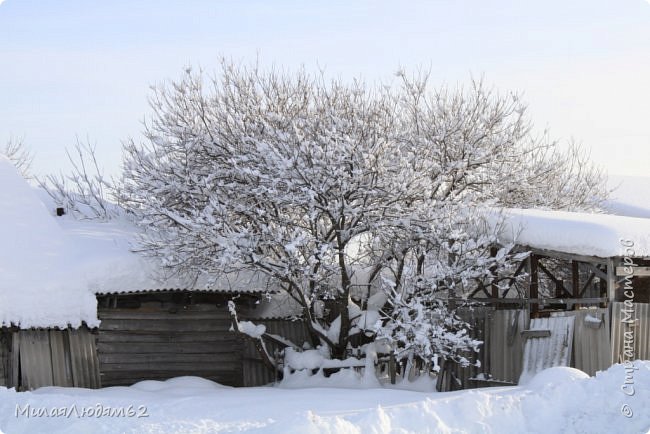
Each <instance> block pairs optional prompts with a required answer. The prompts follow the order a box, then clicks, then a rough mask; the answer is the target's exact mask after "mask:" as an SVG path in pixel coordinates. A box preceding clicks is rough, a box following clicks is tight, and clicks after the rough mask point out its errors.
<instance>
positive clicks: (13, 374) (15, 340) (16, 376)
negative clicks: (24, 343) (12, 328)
mask: <svg viewBox="0 0 650 434" xmlns="http://www.w3.org/2000/svg"><path fill="white" fill-rule="evenodd" d="M7 378H8V380H9V384H7V387H15V388H18V386H19V384H20V334H19V333H17V332H14V333H12V334H11V354H10V358H9V375H7Z"/></svg>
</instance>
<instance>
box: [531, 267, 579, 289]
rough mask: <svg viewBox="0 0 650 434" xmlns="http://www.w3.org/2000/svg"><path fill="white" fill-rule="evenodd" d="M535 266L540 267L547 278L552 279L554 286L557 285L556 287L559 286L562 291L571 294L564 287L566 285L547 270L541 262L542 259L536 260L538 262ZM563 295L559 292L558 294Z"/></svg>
mask: <svg viewBox="0 0 650 434" xmlns="http://www.w3.org/2000/svg"><path fill="white" fill-rule="evenodd" d="M537 266H538V267H539V269H540V270H541V271H542V272H543V273H544V274H546V275H547V276H548V278H549V279H551V280H552V281H553V283H555V286H556V287H558V288H560V289H561V290H562V292H564V293H566V294H567V295H569V296H572V295H573V294H571V292H570V291H569V290H568V289H566V286H564V282H563V281H562V280H560V279H558V278H557V277H555V276H554V275H553V273H551V272H550V271H549V270H548V269H547V268H546V267H545V266H544V264H542V261H539V260H538V262H537ZM563 295H564V294H560V296H563Z"/></svg>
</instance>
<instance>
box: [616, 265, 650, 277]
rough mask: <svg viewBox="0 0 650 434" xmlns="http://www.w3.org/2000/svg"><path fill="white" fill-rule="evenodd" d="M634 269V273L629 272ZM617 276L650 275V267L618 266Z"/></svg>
mask: <svg viewBox="0 0 650 434" xmlns="http://www.w3.org/2000/svg"><path fill="white" fill-rule="evenodd" d="M630 268H631V269H632V274H630V273H628V271H630ZM616 275H617V276H630V275H632V276H635V277H636V276H650V267H616Z"/></svg>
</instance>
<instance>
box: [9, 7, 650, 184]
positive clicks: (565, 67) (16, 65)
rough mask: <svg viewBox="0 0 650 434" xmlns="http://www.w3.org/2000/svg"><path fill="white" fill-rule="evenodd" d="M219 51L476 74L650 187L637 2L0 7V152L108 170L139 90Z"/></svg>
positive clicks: (445, 78)
mask: <svg viewBox="0 0 650 434" xmlns="http://www.w3.org/2000/svg"><path fill="white" fill-rule="evenodd" d="M222 54H223V55H227V56H232V57H234V58H235V59H238V60H242V61H244V62H246V61H254V60H255V58H256V57H257V56H258V55H259V57H260V59H261V61H262V63H265V64H271V63H274V64H276V65H278V66H283V67H288V68H295V67H298V66H299V65H301V64H305V66H306V67H307V68H308V69H312V68H314V69H315V68H318V67H324V68H325V69H326V71H327V72H328V73H330V74H333V75H336V76H342V77H345V78H347V77H353V76H362V77H365V78H366V79H368V80H383V81H390V80H391V79H392V77H393V73H394V72H395V71H396V70H397V68H398V67H399V66H402V67H404V68H406V69H415V68H417V67H418V66H424V67H426V68H430V69H431V71H432V77H433V81H434V83H436V84H442V83H455V82H458V81H460V82H467V81H468V80H469V78H470V75H474V76H480V75H484V76H485V79H486V81H487V82H488V83H490V84H493V85H495V86H496V87H498V88H499V89H501V90H503V91H510V90H512V91H517V92H522V93H523V94H524V99H525V100H526V101H527V102H528V103H529V105H530V115H531V116H532V118H533V121H534V122H535V124H536V125H537V126H538V127H539V128H540V129H541V128H544V127H549V128H550V131H551V134H552V135H553V136H555V137H558V138H560V139H564V140H566V139H569V138H571V137H573V138H575V139H576V140H577V141H579V142H582V143H583V144H584V146H585V147H587V148H590V149H591V152H592V156H593V159H594V160H595V161H596V162H598V163H600V164H603V165H605V166H606V167H607V168H608V169H609V170H610V172H611V173H619V174H628V175H650V3H649V2H648V1H647V0H613V1H599V0H593V1H585V0H573V1H570V2H567V1H556V0H549V1H544V2H530V1H515V0H510V1H478V0H477V1H463V0H460V1H459V0H456V1H453V0H444V1H443V0H439V1H429V2H424V1H413V2H395V1H393V2H388V1H386V2H384V1H356V2H352V1H345V2H343V1H337V2H334V1H330V2H320V3H317V2H300V1H268V0H267V1H198V0H194V1H176V2H173V1H137V0H132V1H105V2H89V1H80V0H79V1H64V0H62V1H50V0H40V1H31V0H5V1H4V2H2V1H0V143H2V142H4V141H5V140H6V139H7V138H8V137H9V136H10V135H14V136H24V138H25V141H26V142H27V144H28V145H30V146H31V148H32V149H33V151H34V153H35V154H36V159H35V170H36V171H37V172H40V173H45V172H49V171H57V170H59V169H66V168H67V165H66V161H65V158H66V157H65V153H64V148H65V146H70V145H71V144H73V143H74V141H75V137H76V136H77V135H78V136H80V137H83V138H85V137H86V136H88V137H90V139H91V140H92V141H94V142H96V143H97V146H98V154H99V157H100V158H101V160H102V162H103V163H104V165H105V166H106V168H107V170H108V171H109V172H112V173H116V172H117V170H118V166H119V161H120V146H121V144H120V143H121V140H123V139H125V138H126V137H129V136H132V137H136V138H137V137H138V135H139V132H140V130H141V121H142V119H143V118H144V117H145V115H146V114H147V113H148V106H147V101H146V99H147V95H148V94H149V85H150V84H153V83H156V82H161V81H163V80H167V79H173V78H176V77H178V76H179V75H180V73H181V71H182V68H183V67H184V66H185V65H188V64H192V65H200V66H202V67H203V68H204V69H206V70H209V71H212V70H214V68H216V64H217V58H218V56H219V55H222Z"/></svg>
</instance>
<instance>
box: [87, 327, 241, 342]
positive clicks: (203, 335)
mask: <svg viewBox="0 0 650 434" xmlns="http://www.w3.org/2000/svg"><path fill="white" fill-rule="evenodd" d="M97 339H98V341H99V342H102V343H104V342H105V343H111V342H125V343H148V342H152V343H185V342H193V343H200V342H203V343H210V342H212V343H215V344H216V343H220V342H233V341H238V342H239V341H241V338H240V337H239V336H238V335H237V334H235V333H233V332H230V331H207V332H194V331H182V332H169V331H167V332H163V331H128V330H101V331H100V332H99V333H98V336H97Z"/></svg>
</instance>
